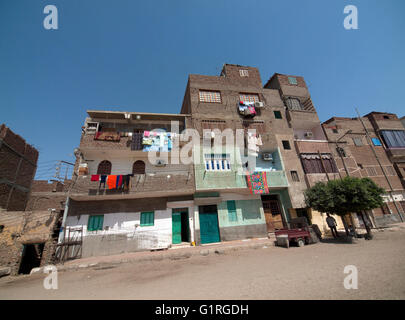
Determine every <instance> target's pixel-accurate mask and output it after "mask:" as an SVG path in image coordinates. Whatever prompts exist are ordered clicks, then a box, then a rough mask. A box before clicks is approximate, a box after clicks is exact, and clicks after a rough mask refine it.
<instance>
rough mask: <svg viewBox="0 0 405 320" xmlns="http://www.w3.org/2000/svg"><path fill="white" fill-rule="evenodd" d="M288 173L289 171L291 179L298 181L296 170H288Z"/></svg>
mask: <svg viewBox="0 0 405 320" xmlns="http://www.w3.org/2000/svg"><path fill="white" fill-rule="evenodd" d="M290 173H291V178H292V181H300V178H299V177H298V172H297V171H290Z"/></svg>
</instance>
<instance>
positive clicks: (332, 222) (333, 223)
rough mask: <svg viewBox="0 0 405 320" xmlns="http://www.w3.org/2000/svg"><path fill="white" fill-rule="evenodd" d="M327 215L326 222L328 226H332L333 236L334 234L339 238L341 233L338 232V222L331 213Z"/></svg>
mask: <svg viewBox="0 0 405 320" xmlns="http://www.w3.org/2000/svg"><path fill="white" fill-rule="evenodd" d="M326 215H327V217H326V223H327V224H328V227H329V228H330V231H331V232H332V236H333V237H334V238H338V237H339V234H338V232H337V229H336V225H337V224H336V220H335V218H333V217H331V216H330V215H329V213H327V214H326Z"/></svg>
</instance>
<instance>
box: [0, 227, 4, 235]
mask: <svg viewBox="0 0 405 320" xmlns="http://www.w3.org/2000/svg"><path fill="white" fill-rule="evenodd" d="M3 230H4V225H0V233H2V232H3Z"/></svg>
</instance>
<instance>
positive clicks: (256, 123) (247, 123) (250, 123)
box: [242, 120, 266, 134]
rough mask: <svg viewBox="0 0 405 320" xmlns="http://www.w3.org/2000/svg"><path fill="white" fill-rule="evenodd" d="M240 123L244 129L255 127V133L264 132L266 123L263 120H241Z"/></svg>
mask: <svg viewBox="0 0 405 320" xmlns="http://www.w3.org/2000/svg"><path fill="white" fill-rule="evenodd" d="M242 125H243V126H244V127H245V128H246V129H248V130H249V129H255V130H256V133H259V134H264V133H265V132H266V125H265V123H264V121H263V120H243V121H242Z"/></svg>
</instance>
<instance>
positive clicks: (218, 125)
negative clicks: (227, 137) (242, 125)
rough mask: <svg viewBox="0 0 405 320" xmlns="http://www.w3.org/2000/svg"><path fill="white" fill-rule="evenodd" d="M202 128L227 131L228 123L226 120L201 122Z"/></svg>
mask: <svg viewBox="0 0 405 320" xmlns="http://www.w3.org/2000/svg"><path fill="white" fill-rule="evenodd" d="M201 128H202V129H211V130H213V129H219V130H225V129H226V121H225V120H201Z"/></svg>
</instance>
